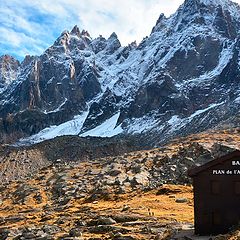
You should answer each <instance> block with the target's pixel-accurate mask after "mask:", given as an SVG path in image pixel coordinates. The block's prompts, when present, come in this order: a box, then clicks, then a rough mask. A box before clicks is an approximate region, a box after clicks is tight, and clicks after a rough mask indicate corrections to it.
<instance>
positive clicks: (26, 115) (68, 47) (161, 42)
mask: <svg viewBox="0 0 240 240" xmlns="http://www.w3.org/2000/svg"><path fill="white" fill-rule="evenodd" d="M239 9H240V7H239V6H238V5H237V4H235V3H233V2H231V1H229V0H223V1H221V2H219V1H216V0H209V1H206V0H204V1H203V0H186V1H185V2H184V3H183V4H182V5H181V6H180V7H179V9H178V10H177V12H176V13H175V14H173V15H172V16H170V17H169V18H166V17H165V16H164V15H163V14H161V15H160V17H159V19H158V20H157V23H156V25H155V27H154V28H153V30H152V32H151V34H150V36H148V37H146V38H144V39H143V40H142V42H141V43H140V44H139V45H137V44H136V42H135V43H134V42H133V43H132V44H129V45H128V46H126V47H122V46H121V44H120V41H119V39H118V37H117V34H116V33H112V34H111V36H110V37H109V38H107V39H106V38H104V37H103V36H99V37H98V38H96V39H92V38H91V36H90V34H89V33H88V32H87V31H86V30H82V31H80V29H79V28H78V27H77V26H74V28H73V29H72V30H71V31H64V32H63V33H62V34H61V35H60V36H59V37H58V38H57V40H56V41H55V43H54V44H53V45H52V46H51V47H50V48H48V49H47V50H46V51H45V52H44V53H43V54H42V55H41V56H39V57H30V56H27V57H26V58H25V60H24V61H23V62H22V63H21V65H20V67H19V69H20V70H19V73H18V74H17V79H16V81H12V83H10V84H9V85H8V86H7V87H4V89H3V91H2V93H0V117H1V118H2V119H1V123H2V124H1V125H0V132H1V133H2V134H6V133H7V134H9V133H10V134H13V133H18V134H16V135H17V136H29V135H33V134H35V133H38V132H40V131H41V130H43V129H44V131H43V132H44V133H47V134H46V136H45V135H44V136H43V135H42V132H40V135H41V139H48V138H49V136H52V135H53V134H51V132H48V131H51V130H52V128H48V127H50V126H54V125H60V124H62V123H64V122H66V121H68V122H70V123H66V126H68V127H69V124H70V125H71V120H74V117H75V116H76V117H79V116H85V115H87V117H82V118H81V124H79V125H78V126H79V129H78V130H75V131H74V134H79V133H80V134H85V133H86V135H87V134H92V135H93V136H100V137H101V134H103V133H104V136H113V135H116V134H119V133H122V135H124V134H125V135H127V134H130V135H132V134H142V133H144V135H143V137H142V139H144V138H145V139H147V140H149V139H151V141H152V145H155V144H156V140H153V139H159V138H161V139H162V141H163V142H167V141H169V140H170V139H171V138H174V137H176V136H185V135H187V134H191V133H196V132H199V131H203V130H206V129H211V128H213V127H215V126H218V127H220V125H221V123H222V122H227V121H228V119H234V118H237V117H236V116H237V115H238V112H239V104H240V101H239V96H240V95H239V93H240V89H239V86H238V81H239V76H240V70H239V51H240V48H239V37H238V32H239V31H240V22H239V19H240V14H239V12H240V11H239ZM118 115H119V117H118V119H117V120H116V121H115V118H116V117H117V116H118ZM10 119H11V121H10V122H9V120H10ZM36 119H37V121H35V120H36ZM199 119H200V120H199ZM233 122H234V123H235V122H237V120H236V119H235V120H233ZM110 123H111V124H110ZM107 124H108V125H109V124H110V125H111V127H107V126H106V125H107ZM59 127H60V130H59V132H62V129H61V128H62V127H64V126H63V125H60V126H59ZM89 130H93V131H91V132H90V133H89ZM63 132H64V133H66V132H67V129H65V130H64V131H63ZM34 137H35V136H34ZM41 139H38V141H41ZM146 145H149V141H146Z"/></svg>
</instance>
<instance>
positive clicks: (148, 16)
mask: <svg viewBox="0 0 240 240" xmlns="http://www.w3.org/2000/svg"><path fill="white" fill-rule="evenodd" d="M235 1H236V2H238V3H240V0H235ZM183 2H184V0H120V1H119V0H67V1H66V0H55V1H51V0H34V1H33V0H11V1H9V0H1V8H0V22H1V27H0V34H1V40H0V42H1V43H3V42H4V41H6V42H8V43H9V44H8V46H9V47H10V48H11V46H12V48H13V49H16V47H18V51H19V52H20V50H21V49H20V47H19V46H20V45H21V47H22V49H24V51H21V53H23V52H28V53H29V54H36V53H38V54H39V52H41V51H43V50H44V48H46V47H47V46H49V45H51V44H52V42H53V41H54V40H55V38H56V37H57V36H58V35H60V33H61V32H62V31H63V30H65V29H68V30H71V28H72V27H73V26H74V25H75V24H77V25H78V26H79V27H80V29H86V30H88V31H89V32H90V34H91V35H92V37H97V36H98V35H99V34H101V35H103V36H105V37H108V36H110V34H111V33H112V32H116V33H117V34H118V36H119V39H120V41H121V43H122V44H123V45H126V44H128V43H130V42H132V41H134V40H137V42H140V41H141V40H142V38H143V37H145V36H147V35H149V34H150V32H151V29H152V27H153V26H154V25H155V23H156V21H157V19H158V17H159V15H160V13H164V14H165V15H166V16H169V15H170V14H172V13H174V12H175V11H176V10H177V8H178V7H179V6H180V4H182V3H183ZM38 17H39V19H38ZM4 29H5V30H4ZM2 34H4V35H2ZM5 35H6V36H5ZM36 44H38V46H36ZM5 45H6V44H5ZM6 50H7V49H6ZM10 50H11V49H8V51H10ZM0 51H1V52H3V51H4V49H1V46H0ZM1 52H0V53H1ZM18 54H19V53H18ZM15 55H17V54H15Z"/></svg>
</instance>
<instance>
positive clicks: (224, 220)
mask: <svg viewBox="0 0 240 240" xmlns="http://www.w3.org/2000/svg"><path fill="white" fill-rule="evenodd" d="M189 176H190V177H192V178H193V189H194V219H195V220H194V221H195V233H196V234H198V235H214V234H220V233H226V232H228V231H229V229H231V228H232V227H233V226H234V225H237V224H239V221H240V151H234V152H232V153H229V154H227V155H225V156H223V157H220V158H217V159H215V160H213V161H210V162H208V163H206V164H204V165H202V166H200V167H196V168H194V169H191V170H190V171H189Z"/></svg>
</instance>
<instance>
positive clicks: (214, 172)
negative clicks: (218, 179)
mask: <svg viewBox="0 0 240 240" xmlns="http://www.w3.org/2000/svg"><path fill="white" fill-rule="evenodd" d="M213 174H214V175H222V174H225V170H213Z"/></svg>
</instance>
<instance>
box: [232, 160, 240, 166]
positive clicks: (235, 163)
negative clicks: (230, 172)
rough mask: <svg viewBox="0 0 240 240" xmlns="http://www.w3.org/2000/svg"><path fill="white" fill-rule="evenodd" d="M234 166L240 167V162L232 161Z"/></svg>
mask: <svg viewBox="0 0 240 240" xmlns="http://www.w3.org/2000/svg"><path fill="white" fill-rule="evenodd" d="M232 165H233V166H240V161H232Z"/></svg>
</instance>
